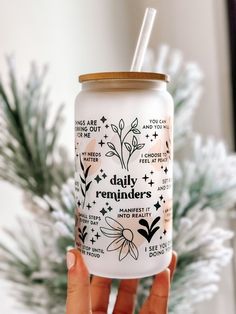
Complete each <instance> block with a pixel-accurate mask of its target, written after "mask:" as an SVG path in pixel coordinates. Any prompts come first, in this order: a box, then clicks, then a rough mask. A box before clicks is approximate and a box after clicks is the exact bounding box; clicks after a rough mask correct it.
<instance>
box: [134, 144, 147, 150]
mask: <svg viewBox="0 0 236 314" xmlns="http://www.w3.org/2000/svg"><path fill="white" fill-rule="evenodd" d="M144 146H145V144H138V145H137V146H136V149H142V148H143V147H144Z"/></svg>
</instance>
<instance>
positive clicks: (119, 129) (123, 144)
mask: <svg viewBox="0 0 236 314" xmlns="http://www.w3.org/2000/svg"><path fill="white" fill-rule="evenodd" d="M137 126H138V119H137V118H136V119H135V120H134V121H133V122H132V123H131V127H130V128H129V130H128V131H127V132H126V133H125V132H123V130H124V128H125V122H124V120H123V119H121V120H120V121H119V124H118V126H116V125H115V124H111V128H112V131H113V132H114V133H116V134H117V135H118V137H119V142H120V148H119V150H120V152H119V151H118V149H117V148H116V147H115V145H114V144H113V143H111V142H107V145H108V147H109V148H110V149H111V150H110V151H108V152H107V153H106V156H107V157H112V156H116V157H117V158H118V159H119V161H120V164H121V167H122V169H127V170H129V162H130V158H131V156H132V155H133V153H134V152H135V151H136V150H140V149H142V148H143V147H144V146H145V144H140V143H138V139H137V137H136V136H135V135H133V137H132V140H131V142H128V140H127V136H128V135H129V134H130V133H133V134H140V133H141V132H140V131H139V129H137ZM123 133H125V134H123ZM125 140H126V141H125ZM125 149H126V152H128V155H127V157H126V158H125V156H124V153H125Z"/></svg>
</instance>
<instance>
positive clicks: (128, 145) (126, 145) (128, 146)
mask: <svg viewBox="0 0 236 314" xmlns="http://www.w3.org/2000/svg"><path fill="white" fill-rule="evenodd" d="M125 147H126V149H127V150H128V151H129V152H131V151H132V146H131V145H130V144H129V143H127V142H125Z"/></svg>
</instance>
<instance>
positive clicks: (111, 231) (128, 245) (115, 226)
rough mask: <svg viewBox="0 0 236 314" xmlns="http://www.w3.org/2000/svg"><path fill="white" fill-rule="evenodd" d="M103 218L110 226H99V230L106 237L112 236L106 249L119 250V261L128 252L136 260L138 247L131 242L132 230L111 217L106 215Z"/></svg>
mask: <svg viewBox="0 0 236 314" xmlns="http://www.w3.org/2000/svg"><path fill="white" fill-rule="evenodd" d="M105 220H106V223H107V224H108V225H109V226H110V227H111V228H105V227H101V228H100V230H101V232H102V233H103V234H104V235H105V236H106V237H108V238H114V240H113V241H112V242H111V243H110V244H109V246H108V247H107V251H116V250H119V251H120V253H119V261H122V260H123V259H124V258H125V257H126V256H127V255H128V254H130V255H131V256H132V257H133V258H134V259H135V260H137V259H138V249H137V246H136V245H135V244H134V242H133V238H134V234H133V232H132V230H130V229H128V228H124V227H123V226H122V225H121V224H120V223H119V222H118V221H116V220H114V219H113V218H111V217H106V218H105Z"/></svg>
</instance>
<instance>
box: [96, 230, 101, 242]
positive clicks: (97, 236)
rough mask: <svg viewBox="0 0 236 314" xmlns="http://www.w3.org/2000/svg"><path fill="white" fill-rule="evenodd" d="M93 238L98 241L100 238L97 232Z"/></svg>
mask: <svg viewBox="0 0 236 314" xmlns="http://www.w3.org/2000/svg"><path fill="white" fill-rule="evenodd" d="M95 237H96V238H97V240H98V238H100V237H101V236H100V234H98V232H97V233H96V234H95Z"/></svg>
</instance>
